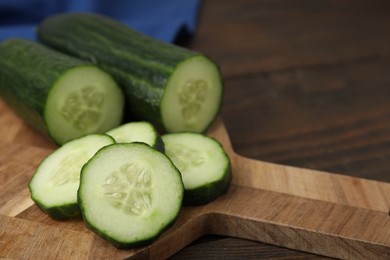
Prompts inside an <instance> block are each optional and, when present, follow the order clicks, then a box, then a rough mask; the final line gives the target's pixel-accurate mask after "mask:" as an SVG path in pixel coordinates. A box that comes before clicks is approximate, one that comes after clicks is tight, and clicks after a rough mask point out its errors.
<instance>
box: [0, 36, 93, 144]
mask: <svg viewBox="0 0 390 260" xmlns="http://www.w3.org/2000/svg"><path fill="white" fill-rule="evenodd" d="M80 66H91V64H90V63H88V62H86V61H81V60H79V59H76V58H73V57H70V56H67V55H64V54H62V53H59V52H57V51H54V50H51V49H49V48H47V47H45V46H43V45H40V44H37V43H35V42H32V41H27V40H22V39H8V40H5V41H3V42H2V43H0V95H1V97H2V99H3V100H4V101H5V102H6V103H7V104H8V105H9V106H10V107H11V108H12V109H13V111H15V113H16V114H17V115H18V116H19V117H20V118H22V119H23V120H24V121H25V122H27V123H28V124H29V125H31V126H32V127H33V128H35V129H36V130H38V131H39V132H41V133H43V134H45V135H46V136H49V137H50V134H49V133H48V132H47V128H46V124H45V119H44V109H45V103H46V98H47V96H48V94H49V91H50V89H51V87H52V86H53V85H54V84H55V82H56V81H57V79H59V78H60V77H61V75H63V74H64V73H65V72H66V71H68V70H69V69H72V68H74V67H80Z"/></svg>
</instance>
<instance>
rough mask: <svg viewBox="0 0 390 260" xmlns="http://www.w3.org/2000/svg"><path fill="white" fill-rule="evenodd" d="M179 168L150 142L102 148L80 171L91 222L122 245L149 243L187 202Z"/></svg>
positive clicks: (81, 194)
mask: <svg viewBox="0 0 390 260" xmlns="http://www.w3.org/2000/svg"><path fill="white" fill-rule="evenodd" d="M183 191H184V188H183V183H182V180H181V176H180V172H179V171H178V170H177V168H176V167H175V166H174V165H173V163H172V162H171V161H170V160H169V159H168V157H167V156H166V155H165V154H163V153H161V152H159V151H157V150H155V149H153V148H151V147H150V146H148V145H147V144H145V143H136V142H134V143H116V144H112V145H109V146H106V147H104V148H102V149H101V150H99V151H98V152H97V153H96V154H95V155H94V156H93V157H92V158H91V159H90V160H89V161H88V162H87V163H86V164H85V166H84V167H83V169H82V171H81V179H80V187H79V190H78V201H79V205H80V209H81V212H82V215H83V218H84V221H85V223H86V226H87V227H88V228H89V229H91V230H92V231H93V232H95V233H96V234H98V235H99V236H101V237H102V238H104V239H106V240H108V241H109V242H110V243H112V244H113V245H114V246H116V247H118V248H128V247H136V246H144V245H148V244H150V243H151V242H152V241H153V240H155V239H156V238H157V237H158V236H159V235H160V234H161V233H162V232H163V231H164V230H166V229H167V228H168V227H169V226H171V225H172V224H173V222H174V220H175V219H176V217H177V215H178V213H179V211H180V209H181V206H182V200H183Z"/></svg>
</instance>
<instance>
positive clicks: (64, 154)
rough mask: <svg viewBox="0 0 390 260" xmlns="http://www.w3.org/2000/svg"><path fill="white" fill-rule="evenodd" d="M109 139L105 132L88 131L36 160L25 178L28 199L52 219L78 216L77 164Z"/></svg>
mask: <svg viewBox="0 0 390 260" xmlns="http://www.w3.org/2000/svg"><path fill="white" fill-rule="evenodd" d="M113 143H114V139H112V138H111V137H110V136H108V135H102V134H90V135H87V136H84V137H80V138H77V139H74V140H72V141H69V142H68V143H66V144H64V145H63V146H61V147H60V148H58V149H57V150H55V151H54V152H53V153H51V154H50V155H48V156H47V157H46V158H45V159H44V160H43V161H42V162H41V163H40V165H39V166H38V168H37V170H36V171H35V173H34V175H33V177H32V178H31V180H30V182H29V189H30V194H31V198H32V200H33V201H34V202H35V203H36V204H37V205H38V207H39V208H41V209H42V210H43V211H44V212H46V213H47V214H48V215H49V216H51V217H52V218H54V219H68V218H72V217H75V216H79V215H80V214H81V212H80V209H79V206H78V203H77V190H78V188H79V179H80V172H81V168H82V167H83V166H84V164H85V163H86V162H87V161H88V160H89V159H90V158H91V157H92V156H93V155H94V154H95V153H96V152H97V151H98V150H99V149H100V148H102V147H104V146H106V145H109V144H113Z"/></svg>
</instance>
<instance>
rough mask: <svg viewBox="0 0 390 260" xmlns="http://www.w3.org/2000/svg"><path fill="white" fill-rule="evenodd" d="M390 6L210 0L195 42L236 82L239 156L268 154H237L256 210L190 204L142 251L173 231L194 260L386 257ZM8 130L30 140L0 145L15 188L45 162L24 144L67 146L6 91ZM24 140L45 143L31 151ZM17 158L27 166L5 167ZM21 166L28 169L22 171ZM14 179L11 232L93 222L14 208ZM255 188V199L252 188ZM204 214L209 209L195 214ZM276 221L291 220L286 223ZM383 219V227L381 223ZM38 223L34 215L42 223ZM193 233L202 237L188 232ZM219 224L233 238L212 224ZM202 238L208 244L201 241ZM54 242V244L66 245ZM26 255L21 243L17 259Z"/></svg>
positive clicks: (0, 122)
mask: <svg viewBox="0 0 390 260" xmlns="http://www.w3.org/2000/svg"><path fill="white" fill-rule="evenodd" d="M389 10H390V5H389V2H388V1H384V0H376V1H368V0H357V1H338V0H321V1H315V2H313V1H310V0H298V1H295V0H294V1H293V0H282V1H268V0H259V1H257V0H243V1H230V2H229V1H223V0H208V1H204V2H203V6H202V9H201V12H200V15H199V27H198V29H197V32H196V34H195V37H194V38H193V39H192V42H191V44H190V47H191V48H193V49H196V50H200V51H202V52H205V53H206V54H208V55H210V56H211V57H212V58H214V59H215V60H216V61H217V62H218V63H219V64H220V66H221V68H222V72H223V75H224V80H225V83H226V84H225V85H226V91H225V99H224V105H223V109H222V111H221V114H222V117H223V119H224V122H225V124H226V126H227V128H228V130H229V134H230V135H231V138H232V142H233V147H234V149H235V151H237V153H238V154H240V155H244V156H246V157H250V158H253V159H255V160H253V159H247V158H243V157H242V156H240V155H237V156H236V155H234V161H235V163H236V164H238V166H235V168H236V170H235V171H237V169H242V175H241V174H240V175H238V176H237V175H235V179H234V182H235V184H234V185H235V186H234V187H233V188H232V190H233V191H234V194H239V195H237V196H238V197H240V199H239V200H238V201H233V202H232V203H234V204H235V205H238V206H237V207H238V208H239V209H240V210H242V211H243V213H242V214H239V216H237V215H236V214H233V213H231V212H229V207H227V209H221V211H218V213H215V214H214V213H213V214H206V213H207V212H208V209H205V208H202V209H199V208H196V210H195V211H193V209H191V208H186V209H184V211H183V212H182V215H181V217H180V219H179V221H178V222H177V223H176V226H175V227H176V228H178V227H180V228H178V229H177V230H179V231H180V232H178V233H175V232H172V231H173V230H171V231H170V232H168V233H166V234H164V236H163V237H161V239H160V240H158V241H157V243H155V244H154V246H153V247H150V248H148V249H145V250H141V251H137V253H136V254H135V255H136V256H137V257H140V258H141V257H143V258H149V257H155V258H157V257H158V256H167V255H171V254H173V253H174V252H175V251H176V249H174V248H173V247H172V245H171V244H172V241H173V243H179V246H185V245H186V247H185V248H184V249H183V250H181V251H180V252H178V253H176V254H174V257H173V258H174V259H187V260H188V259H216V258H217V259H222V258H223V259H322V258H323V257H322V256H318V255H314V254H309V253H306V252H314V253H319V254H321V253H324V254H328V255H331V256H334V254H338V255H337V256H339V257H344V258H352V259H357V258H361V259H368V258H370V257H371V258H373V259H377V257H380V256H382V257H387V256H388V255H387V254H388V253H387V248H388V247H389V246H388V242H386V241H388V236H389V235H388V233H386V230H388V218H389V217H388V215H387V212H386V211H388V210H389V208H388V205H389V196H388V184H387V183H383V182H378V181H386V182H388V181H389V174H388V173H389V169H390V152H389V148H390V145H389V136H390V133H389V132H390V125H389V122H390V120H389V114H390V110H389V109H390V107H389V105H388V104H389V101H390V94H389V88H388V86H389V82H390V74H389V73H388V71H389V70H390V63H389V50H390V49H389V48H388V42H390V30H389V28H390V12H389ZM4 126H5V127H4ZM0 134H1V136H2V137H4V139H2V142H3V143H13V144H16V143H17V144H19V145H21V146H20V147H19V148H20V149H19V148H17V147H16V148H11V147H7V145H4V144H3V143H2V144H1V145H0V150H1V152H0V155H3V153H4V154H5V155H6V156H4V157H3V156H0V168H1V170H0V172H1V175H0V179H1V178H4V179H2V180H6V182H8V184H11V186H12V185H14V186H13V187H17V186H18V185H23V183H24V184H25V183H26V181H27V180H28V177H27V176H29V175H31V174H32V171H33V170H34V165H35V163H30V162H26V161H24V160H20V158H21V157H19V156H18V153H21V154H24V155H23V156H26V157H30V156H31V158H32V161H34V162H36V161H37V160H39V158H40V156H43V155H44V153H45V152H44V151H45V150H39V149H38V150H36V147H44V148H48V149H49V150H50V149H53V148H54V147H53V146H52V144H50V142H48V141H47V140H45V139H44V138H42V137H40V136H39V135H37V134H36V133H35V132H34V131H32V130H31V128H29V127H28V126H26V125H24V124H23V123H22V122H20V121H18V120H17V119H15V116H14V115H13V113H12V112H11V111H9V109H7V107H6V106H4V105H3V104H2V103H1V102H0ZM23 146H24V147H29V148H32V147H34V149H33V150H31V151H32V152H29V150H28V149H26V150H25V149H23V148H22V147H23ZM13 149H15V150H13ZM8 157H12V159H11V160H8V159H7V158H8ZM258 160H261V161H258ZM264 161H267V162H264ZM280 165H286V166H280ZM287 165H290V166H291V165H292V166H295V167H290V166H287ZM4 166H5V169H7V168H9V167H11V168H13V169H14V170H12V171H10V170H4ZM297 167H298V168H297ZM299 167H300V168H299ZM302 167H304V168H307V169H305V170H304V169H302ZM258 168H261V169H262V170H261V171H257V170H256V169H258ZM308 169H310V170H308ZM318 170H321V171H318ZM322 171H325V173H324V172H322ZM297 172H299V173H303V174H298V173H297ZM329 172H332V173H339V174H345V175H350V176H358V177H364V178H369V179H372V180H373V181H367V180H362V179H355V178H350V177H348V176H346V177H342V176H340V175H339V174H329ZM250 173H256V174H250ZM271 173H274V174H271ZM294 173H297V174H294ZM311 173H314V175H311ZM18 174H21V175H22V176H24V175H25V177H23V178H22V179H21V180H17V179H18V178H15V181H11V179H12V178H11V177H12V176H13V175H15V176H18ZM293 176H294V177H293ZM321 176H322V177H321ZM317 177H318V178H317ZM317 179H318V181H316V180H317ZM279 180H281V181H279ZM322 184H324V185H322ZM7 187H8V185H6V184H3V185H2V186H1V187H0V210H4V212H8V213H7V214H9V215H11V216H12V215H17V216H16V218H12V221H6V222H5V223H10V225H11V226H12V227H11V228H8V229H4V228H3V226H1V224H0V226H1V228H0V230H5V233H8V232H11V234H15V233H12V230H13V228H15V230H17V228H18V226H19V225H22V226H23V225H25V228H26V229H29V227H28V226H29V223H31V222H33V223H38V222H39V227H41V225H42V229H41V231H39V234H44V233H45V232H46V231H44V230H47V231H48V233H50V232H51V228H54V229H55V230H57V231H55V232H65V233H67V232H69V231H71V233H72V232H76V233H77V234H78V233H79V232H81V233H85V235H87V237H89V235H91V234H90V232H89V231H88V230H86V229H85V227H84V225H83V223H82V221H81V219H78V220H73V221H70V222H61V223H58V222H56V221H54V220H52V219H50V218H48V217H47V216H46V215H44V214H42V212H41V211H40V210H39V209H38V208H37V207H36V206H32V207H30V208H27V209H25V208H26V207H27V206H28V203H27V204H23V203H18V201H24V202H26V201H27V200H25V199H21V200H19V199H15V201H14V202H15V203H17V204H18V205H19V206H18V207H16V208H14V207H12V206H11V207H8V206H9V205H13V204H14V202H12V203H11V202H8V201H9V200H8V199H6V200H4V199H3V198H2V196H3V195H4V194H5V193H3V188H7ZM236 187H238V189H236ZM241 187H242V188H243V189H241ZM237 190H238V191H237ZM26 191H27V190H23V189H20V196H19V195H18V196H15V190H14V189H12V188H10V189H9V190H8V191H7V193H8V192H10V193H9V194H10V195H8V196H11V197H14V198H15V197H18V198H27V197H26V195H28V193H26ZM248 194H250V196H251V197H250V198H249V201H250V202H252V203H254V204H251V205H249V204H247V203H246V198H245V199H243V197H245V196H247V195H248ZM229 196H230V193H229V194H228V195H227V196H226V197H229ZM241 196H243V197H241ZM252 196H253V197H254V198H256V199H253V200H252ZM234 197H236V195H235V196H234ZM27 199H28V198H27ZM263 200H265V202H266V203H265V204H266V205H263V204H264V201H263ZM268 200H271V202H274V203H272V204H269V203H270V202H269V201H268ZM222 201H223V199H221V200H218V201H217V202H216V203H215V205H218V203H222ZM7 202H8V204H7V205H8V206H5V205H6V203H7ZM267 203H268V204H267ZM241 204H243V205H241ZM275 205H276V206H277V208H274V206H275ZM317 205H320V206H317ZM221 207H222V206H221ZM266 208H270V209H269V210H266ZM24 209H25V210H24ZM214 209H215V210H216V209H218V208H214ZM9 210H11V211H9ZM250 211H254V212H255V213H256V217H255V218H253V217H248V215H249V214H247V213H248V212H250ZM202 212H203V213H204V214H206V215H202V217H199V218H196V220H194V221H192V222H189V223H187V222H185V221H184V220H185V219H186V218H189V216H191V214H195V213H196V214H200V213H202ZM214 212H216V211H214ZM267 214H268V215H267ZM311 216H316V217H318V218H319V219H318V220H317V219H312V218H311ZM386 217H387V218H386ZM6 218H7V217H6ZM13 219H16V220H20V221H21V222H22V223H24V224H19V221H14V220H13ZM270 219H276V220H278V221H280V223H284V224H283V225H276V226H275V223H273V222H272V221H270ZM25 221H27V222H25ZM283 221H284V222H283ZM306 222H308V223H306ZM185 223H187V224H186V225H184V224H185ZM306 224H307V226H305V227H304V228H302V225H306ZM358 225H360V226H358ZM46 227H49V228H48V229H46ZM371 227H374V228H378V229H380V231H379V232H378V233H373V232H372V231H370V230H369V229H370V228H371ZM37 228H38V226H35V225H33V228H32V230H37ZM326 229H330V231H329V232H325V230H326ZM62 230H65V231H62ZM189 230H190V231H191V236H188V235H187V236H185V235H186V234H188V232H189ZM3 233H4V232H3ZM3 233H2V232H1V231H0V244H1V243H3V244H4V241H6V240H2V239H10V236H6V235H4V234H3ZM209 233H218V234H224V235H223V236H204V235H203V234H209ZM16 234H17V235H18V234H20V233H16ZM226 235H228V236H233V237H244V238H250V239H254V241H257V242H253V241H248V240H246V239H237V238H233V237H230V238H227V237H226ZM81 236H83V235H81ZM178 237H179V238H180V239H178ZM199 237H200V238H199ZM356 237H362V238H363V240H362V239H356ZM27 238H31V236H29V237H27ZM27 238H26V240H24V241H25V243H26V241H28V239H27ZM181 238H185V239H181ZM197 238H198V239H197ZM45 239H46V240H45ZM194 239H196V242H194V243H191V244H189V243H190V242H191V241H192V240H194ZM43 240H45V241H50V239H47V238H44V237H42V240H41V241H43ZM86 240H87V241H89V238H87V239H86ZM313 240H314V242H313ZM164 241H166V242H164ZM167 241H168V242H170V243H168V242H167ZM259 241H263V242H265V243H262V242H259ZM335 241H336V242H335ZM368 241H371V242H368ZM75 242H77V239H75ZM71 243H72V242H71ZM267 243H272V244H274V245H282V246H286V247H289V248H297V249H300V250H304V251H306V252H303V251H296V250H290V249H286V248H284V247H283V248H282V247H277V246H273V245H270V244H267ZM372 243H373V244H372ZM11 244H12V243H11ZM12 245H13V246H17V245H16V244H12ZM52 245H53V247H54V250H55V249H56V243H53V244H52ZM85 245H90V247H91V248H92V251H93V252H94V254H92V255H89V256H86V257H89V258H91V259H92V258H94V257H95V258H94V259H107V258H111V259H116V258H124V257H125V256H128V255H131V254H133V252H131V253H129V252H128V251H119V252H118V251H117V250H115V249H113V248H112V247H111V246H109V245H108V244H107V243H106V242H105V241H103V240H101V239H99V238H96V237H94V239H93V240H92V242H87V243H86V244H85ZM297 245H298V246H297ZM24 246H26V247H25V248H30V247H29V246H28V245H27V244H25V245H24ZM81 247H83V246H81ZM0 248H1V247H0ZM58 248H61V247H58ZM318 248H319V249H318ZM19 249H21V247H19V248H17V250H19ZM28 250H30V249H28ZM318 250H320V251H318ZM321 250H322V251H321ZM0 252H1V251H0ZM29 252H30V253H32V251H29ZM64 252H69V251H66V250H65V251H64ZM2 254H3V255H5V254H4V251H2ZM378 254H379V256H378ZM3 255H0V256H1V257H3ZM22 255H23V252H14V256H15V258H17V257H18V256H22ZM7 256H8V257H11V255H7ZM50 256H53V257H54V255H50Z"/></svg>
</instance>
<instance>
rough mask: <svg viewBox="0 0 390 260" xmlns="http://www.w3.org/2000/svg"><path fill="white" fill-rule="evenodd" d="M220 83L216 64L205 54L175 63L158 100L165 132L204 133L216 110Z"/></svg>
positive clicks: (219, 100)
mask: <svg viewBox="0 0 390 260" xmlns="http://www.w3.org/2000/svg"><path fill="white" fill-rule="evenodd" d="M222 89H223V87H222V83H221V78H220V74H219V71H218V68H217V66H215V64H214V63H212V62H211V61H209V60H208V59H207V58H206V57H204V56H195V57H192V58H190V59H187V60H185V61H184V62H181V63H179V64H178V65H177V67H176V70H175V72H174V73H173V74H172V75H171V77H170V78H169V80H168V83H167V85H166V88H165V92H164V95H163V97H162V100H161V117H162V121H163V123H164V127H165V129H166V130H167V131H168V132H181V131H188V132H203V131H204V130H205V129H207V127H208V126H209V125H210V124H211V122H213V120H214V118H215V117H216V115H217V114H218V112H219V107H220V104H221V97H222Z"/></svg>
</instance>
